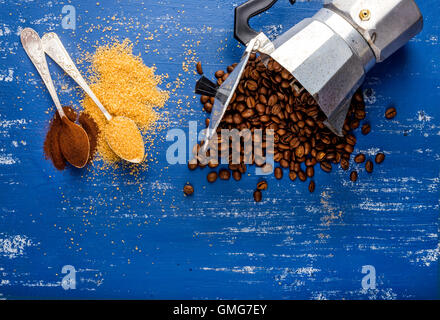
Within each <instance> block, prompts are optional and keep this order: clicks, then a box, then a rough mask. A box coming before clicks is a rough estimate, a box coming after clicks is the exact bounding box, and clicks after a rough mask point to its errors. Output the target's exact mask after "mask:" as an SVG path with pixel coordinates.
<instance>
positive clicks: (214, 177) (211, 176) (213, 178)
mask: <svg viewBox="0 0 440 320" xmlns="http://www.w3.org/2000/svg"><path fill="white" fill-rule="evenodd" d="M217 176H218V175H217V172H215V171H214V172H210V173H209V174H208V182H209V183H214V182H215V181H217Z"/></svg>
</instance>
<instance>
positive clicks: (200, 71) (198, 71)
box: [196, 61, 203, 75]
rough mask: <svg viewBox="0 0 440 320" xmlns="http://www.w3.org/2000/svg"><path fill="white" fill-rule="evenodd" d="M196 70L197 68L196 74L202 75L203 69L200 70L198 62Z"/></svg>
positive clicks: (200, 64)
mask: <svg viewBox="0 0 440 320" xmlns="http://www.w3.org/2000/svg"><path fill="white" fill-rule="evenodd" d="M196 68H197V73H198V74H200V75H202V74H203V69H202V63H201V62H200V61H199V62H197V66H196Z"/></svg>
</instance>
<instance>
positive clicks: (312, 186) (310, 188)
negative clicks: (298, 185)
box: [309, 180, 316, 193]
mask: <svg viewBox="0 0 440 320" xmlns="http://www.w3.org/2000/svg"><path fill="white" fill-rule="evenodd" d="M315 187H316V185H315V181H313V180H312V181H310V184H309V191H310V193H313V192H315Z"/></svg>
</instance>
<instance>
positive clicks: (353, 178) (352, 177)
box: [350, 171, 358, 182]
mask: <svg viewBox="0 0 440 320" xmlns="http://www.w3.org/2000/svg"><path fill="white" fill-rule="evenodd" d="M357 179H358V173H357V171H352V172H351V173H350V180H351V181H353V182H356V181H357Z"/></svg>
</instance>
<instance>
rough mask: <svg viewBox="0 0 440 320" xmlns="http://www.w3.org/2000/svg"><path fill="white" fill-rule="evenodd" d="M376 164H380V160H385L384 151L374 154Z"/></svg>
mask: <svg viewBox="0 0 440 320" xmlns="http://www.w3.org/2000/svg"><path fill="white" fill-rule="evenodd" d="M375 161H376V163H377V164H381V163H382V162H384V161H385V154H384V153H378V154H377V155H376V159H375Z"/></svg>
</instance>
